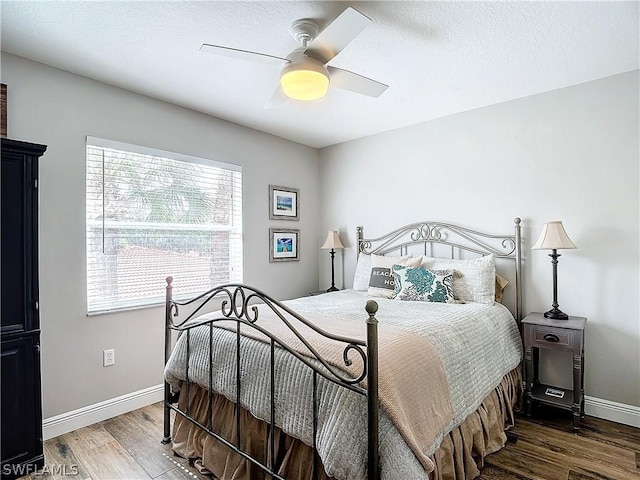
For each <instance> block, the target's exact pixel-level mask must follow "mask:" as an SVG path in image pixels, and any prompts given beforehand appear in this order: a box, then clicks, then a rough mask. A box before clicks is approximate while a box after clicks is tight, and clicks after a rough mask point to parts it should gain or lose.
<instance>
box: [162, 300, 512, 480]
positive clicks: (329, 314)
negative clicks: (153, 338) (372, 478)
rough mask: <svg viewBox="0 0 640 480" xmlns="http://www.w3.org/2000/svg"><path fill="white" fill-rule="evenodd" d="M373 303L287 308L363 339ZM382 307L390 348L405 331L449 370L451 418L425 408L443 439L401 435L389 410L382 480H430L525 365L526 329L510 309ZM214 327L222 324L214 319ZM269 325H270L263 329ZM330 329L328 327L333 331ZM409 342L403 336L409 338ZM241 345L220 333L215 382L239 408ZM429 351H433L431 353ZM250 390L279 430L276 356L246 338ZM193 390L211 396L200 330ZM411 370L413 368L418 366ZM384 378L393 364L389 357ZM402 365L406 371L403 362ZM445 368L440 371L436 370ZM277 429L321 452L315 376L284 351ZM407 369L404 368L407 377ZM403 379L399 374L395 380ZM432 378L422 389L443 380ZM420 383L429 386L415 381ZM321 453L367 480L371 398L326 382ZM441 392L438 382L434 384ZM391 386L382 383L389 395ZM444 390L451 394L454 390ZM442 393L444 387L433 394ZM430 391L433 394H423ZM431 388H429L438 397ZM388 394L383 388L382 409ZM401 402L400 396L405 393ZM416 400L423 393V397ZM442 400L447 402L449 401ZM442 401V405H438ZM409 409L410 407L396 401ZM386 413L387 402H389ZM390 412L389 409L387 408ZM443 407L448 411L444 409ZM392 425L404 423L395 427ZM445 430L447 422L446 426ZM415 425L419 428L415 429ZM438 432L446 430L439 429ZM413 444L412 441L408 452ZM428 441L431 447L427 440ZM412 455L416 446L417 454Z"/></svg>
mask: <svg viewBox="0 0 640 480" xmlns="http://www.w3.org/2000/svg"><path fill="white" fill-rule="evenodd" d="M366 300H368V297H366V296H365V294H363V293H362V292H355V291H351V290H346V291H341V292H335V293H332V294H327V295H319V296H313V297H305V298H301V299H297V300H291V301H288V302H286V303H287V305H288V306H289V307H290V308H292V309H293V310H294V311H296V312H298V313H300V314H302V315H303V316H307V317H309V318H310V319H313V318H315V317H317V318H320V317H326V318H338V319H339V321H340V322H344V323H345V327H344V328H341V330H342V331H341V332H340V333H342V334H344V333H345V331H350V330H353V331H358V329H361V331H362V335H352V336H360V337H362V338H364V336H365V331H366V330H365V327H366V326H365V321H366V319H367V314H366V312H365V311H364V305H365V303H366ZM375 300H376V301H377V302H378V304H379V310H378V313H377V315H376V318H377V319H378V321H379V325H380V343H381V345H382V344H384V343H385V336H384V335H385V331H387V332H390V333H387V335H390V336H391V335H394V336H397V335H398V332H402V331H405V332H407V333H411V336H417V337H418V338H419V340H420V341H423V342H428V343H429V344H430V345H432V346H433V349H434V351H435V352H437V355H438V356H439V361H436V362H432V363H434V367H433V369H434V370H435V369H436V368H440V369H443V370H444V376H445V377H446V384H448V392H442V395H444V396H446V398H447V400H448V401H447V408H443V407H442V406H439V407H438V408H435V409H434V408H433V407H432V408H431V410H428V408H429V406H428V405H425V407H426V409H427V410H428V411H429V412H430V413H429V415H433V416H437V417H438V418H437V419H435V420H434V421H433V422H432V423H433V424H434V428H433V431H430V432H428V435H419V436H418V437H419V439H420V440H421V441H422V444H418V445H416V439H415V436H414V437H412V436H411V432H409V434H407V431H405V429H404V428H403V425H401V424H400V425H399V427H400V428H398V420H397V415H396V412H394V409H393V408H387V409H385V408H381V410H380V468H381V473H382V478H385V479H395V478H425V477H426V473H425V472H429V471H430V470H431V469H432V468H433V465H432V464H431V462H430V460H429V459H428V457H429V456H430V455H431V454H432V453H433V452H434V451H435V450H436V449H437V448H438V446H439V444H440V442H441V440H442V438H443V437H444V435H446V434H447V433H449V432H450V431H451V430H452V429H453V428H455V427H456V426H458V425H459V424H460V423H461V422H462V421H463V420H464V419H465V418H466V417H467V416H468V415H469V414H470V413H471V412H473V411H474V410H476V408H477V407H478V406H479V404H480V403H481V401H482V400H483V399H484V398H485V397H486V396H487V395H488V394H489V393H490V392H491V391H492V390H493V389H494V388H495V387H496V386H497V385H498V384H499V383H500V380H501V379H502V377H503V376H504V375H505V374H506V373H508V372H509V371H511V370H512V369H513V368H515V367H516V366H517V365H518V363H519V362H520V360H521V355H522V346H521V343H520V336H519V333H518V329H517V326H516V324H515V322H514V320H513V318H512V316H511V314H510V313H509V311H508V310H507V309H506V308H505V307H504V306H502V305H500V304H495V305H493V306H488V305H482V304H475V303H469V304H437V303H426V302H403V301H397V300H387V299H382V298H375ZM208 317H209V318H211V317H214V318H215V316H214V315H212V314H209V315H208ZM259 322H260V320H259ZM323 328H324V327H323ZM400 336H401V337H403V338H404V336H403V335H400ZM186 339H187V336H186V335H182V337H181V338H180V340H179V341H178V343H177V345H176V348H175V349H174V352H173V354H172V357H171V359H170V361H169V363H168V364H167V367H166V369H165V377H166V378H167V380H168V381H169V383H171V384H172V385H174V386H175V387H176V388H178V387H179V385H180V382H181V381H182V380H185V379H186V374H185V371H186V368H185V359H186ZM235 342H236V336H235V333H234V332H231V331H229V330H226V329H222V328H214V329H213V359H214V361H213V364H214V368H213V370H212V372H211V380H212V385H213V388H214V390H216V391H218V392H219V393H221V394H223V395H225V396H226V397H227V398H229V399H231V400H234V401H235V395H236V391H235V379H236V372H235V370H236V369H235V362H236V351H235ZM423 344H424V343H423ZM241 348H242V351H243V355H242V361H241V373H242V389H241V394H240V403H241V404H242V405H243V406H244V407H245V408H247V409H248V410H250V411H251V412H252V413H253V415H255V416H256V417H257V418H260V419H262V420H265V421H269V420H270V383H269V378H270V349H269V346H268V345H267V344H265V343H263V342H261V341H258V340H256V339H254V338H242V339H241ZM189 349H190V361H189V380H190V381H193V382H196V383H198V384H200V385H202V386H204V387H207V385H208V383H209V367H208V365H209V328H208V327H199V328H197V329H194V330H192V332H191V334H190V335H189ZM406 358H407V359H406V360H404V361H405V362H410V361H412V360H411V358H412V357H411V356H409V357H406ZM380 362H381V372H380V375H381V378H382V375H383V374H384V368H383V367H384V365H383V362H384V356H383V349H381V358H380ZM396 363H397V362H396ZM435 364H437V365H435ZM275 366H276V369H275V372H276V391H275V403H276V423H277V424H278V425H279V426H280V427H281V428H282V429H283V431H285V432H286V433H288V434H290V435H292V436H294V437H297V438H299V439H301V440H302V441H304V442H305V443H307V444H309V445H311V444H312V435H313V414H312V400H311V392H312V381H313V379H312V374H311V370H310V369H309V368H308V367H306V366H305V365H303V364H302V363H301V362H299V361H298V360H297V359H295V357H293V356H292V355H291V354H289V353H287V352H285V351H283V350H279V349H276V352H275ZM399 368H401V365H399V366H398V365H396V366H395V369H396V370H395V371H399V370H398V369H399ZM393 371H394V370H393V369H392V370H391V374H393ZM437 375H438V374H437V372H435V373H434V372H431V371H426V370H425V374H424V377H423V378H422V382H425V383H427V380H426V379H427V378H436V377H437ZM413 376H414V378H413V381H414V382H416V383H418V382H420V380H421V379H419V378H415V374H414V375H413ZM318 378H319V381H318V400H319V417H318V435H317V439H316V442H317V448H318V452H319V454H320V457H321V458H322V462H323V465H324V467H325V470H326V472H327V473H328V474H329V475H330V476H333V477H335V478H337V479H345V480H347V479H349V480H350V479H365V478H366V438H367V435H366V399H365V398H364V397H362V396H361V395H359V394H357V393H355V392H353V391H351V390H348V389H345V388H343V387H340V386H337V385H335V384H334V383H332V382H329V381H327V380H325V379H324V378H322V377H318ZM429 383H430V384H431V382H429ZM383 384H384V382H382V381H381V387H382V385H383ZM446 384H445V385H444V387H443V386H442V385H440V386H439V387H438V389H439V390H446V388H447V385H446ZM432 385H433V386H436V385H437V384H435V383H434V384H432ZM421 386H422V387H424V385H421ZM428 386H429V385H427V387H428ZM390 393H391V395H388V394H389V392H387V394H385V393H384V392H383V391H382V388H381V401H382V399H383V395H388V397H387V398H389V397H390V398H394V395H393V394H394V392H390ZM395 393H396V394H397V392H395ZM414 394H415V390H414ZM442 395H441V396H442ZM437 398H440V397H437ZM395 401H398V402H400V401H401V399H399V398H397V397H396V400H395ZM382 403H383V404H384V402H382ZM387 404H388V403H387ZM441 405H443V404H441ZM392 418H393V419H394V420H395V422H394V421H392ZM436 420H437V421H436ZM409 423H411V422H409ZM435 425H437V428H435ZM406 439H408V440H409V441H408V442H407V440H406ZM425 439H428V440H425ZM409 445H410V446H409Z"/></svg>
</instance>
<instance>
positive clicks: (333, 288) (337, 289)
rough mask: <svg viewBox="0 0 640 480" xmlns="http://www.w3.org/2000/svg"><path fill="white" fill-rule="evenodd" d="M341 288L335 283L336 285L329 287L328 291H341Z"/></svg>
mask: <svg viewBox="0 0 640 480" xmlns="http://www.w3.org/2000/svg"><path fill="white" fill-rule="evenodd" d="M339 290H340V289H339V288H336V287H335V285H334V286H332V287H329V288H327V292H337V291H339Z"/></svg>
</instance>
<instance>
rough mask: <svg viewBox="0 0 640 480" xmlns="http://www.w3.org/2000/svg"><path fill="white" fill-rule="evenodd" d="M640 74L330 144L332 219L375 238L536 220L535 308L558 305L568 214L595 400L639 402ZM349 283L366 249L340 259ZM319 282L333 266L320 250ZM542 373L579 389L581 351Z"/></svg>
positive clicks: (566, 286)
mask: <svg viewBox="0 0 640 480" xmlns="http://www.w3.org/2000/svg"><path fill="white" fill-rule="evenodd" d="M638 119H639V111H638V71H635V72H631V73H626V74H622V75H617V76H613V77H609V78H605V79H602V80H598V81H594V82H589V83H585V84H581V85H577V86H574V87H570V88H565V89H561V90H556V91H552V92H549V93H545V94H541V95H536V96H532V97H527V98H522V99H518V100H514V101H510V102H506V103H502V104H499V105H494V106H490V107H486V108H482V109H478V110H474V111H470V112H465V113H461V114H458V115H453V116H450V117H446V118H442V119H438V120H433V121H430V122H426V123H422V124H418V125H414V126H410V127H405V128H402V129H398V130H395V131H391V132H387V133H384V134H380V135H375V136H371V137H367V138H364V139H361V140H357V141H352V142H347V143H344V144H340V145H336V146H333V147H329V148H325V149H323V150H321V159H322V163H321V182H322V187H321V193H322V199H323V201H322V202H323V206H322V223H321V225H322V226H323V228H322V229H321V231H324V230H326V229H327V228H333V229H338V228H339V229H341V230H342V238H343V240H346V241H348V242H349V243H350V244H351V245H352V246H353V244H354V241H355V227H356V226H357V225H363V226H364V227H365V233H366V234H368V235H370V236H376V235H378V234H382V233H384V232H386V231H389V230H390V229H393V228H396V227H398V226H401V225H403V224H406V223H411V222H414V221H420V220H440V221H449V222H451V223H456V224H460V225H465V226H470V227H474V228H476V229H479V230H480V229H481V230H486V231H490V232H496V233H510V232H511V231H512V220H513V218H514V217H516V216H520V217H522V219H523V223H524V256H525V258H524V265H525V271H524V277H525V278H524V282H525V283H524V298H525V313H526V312H529V311H545V310H548V309H549V308H550V306H551V301H552V271H551V263H550V259H549V257H548V255H547V253H548V252H545V251H537V250H534V251H532V250H531V249H530V248H531V246H532V245H533V243H534V242H535V240H536V238H537V236H538V235H539V233H540V230H541V227H542V224H543V223H545V222H547V221H550V220H562V221H563V223H564V226H565V228H566V230H567V232H568V234H569V236H570V238H571V239H572V240H573V241H574V243H575V244H576V245H577V246H578V249H577V250H566V251H561V252H560V253H562V257H561V258H560V260H559V262H560V263H559V267H558V269H559V270H558V272H559V273H558V290H559V303H560V308H561V309H562V310H563V311H565V312H567V313H569V314H571V315H578V316H585V317H588V323H587V330H586V380H585V381H586V386H585V393H586V395H589V396H593V397H597V398H601V399H605V400H610V401H614V402H620V403H624V404H628V405H635V406H640V314H639V310H638V306H639V305H638V304H639V301H638V297H639V293H638V292H639V283H638V272H639V246H640V238H639V223H640V218H639V214H640V211H639V207H638V203H639V193H640V192H639V188H638V184H639V182H638V174H639V171H638V163H639V151H638V145H639V141H640V138H639V135H640V134H639V131H640V129H639V124H638V122H639V120H638ZM338 260H339V262H338V265H339V266H340V267H341V268H340V269H339V270H338V272H337V275H338V276H339V277H340V281H339V282H338V283H339V285H338V286H342V285H346V286H347V287H348V286H350V285H351V282H352V279H353V272H354V268H355V249H354V248H353V247H351V248H348V249H346V250H345V251H343V252H342V254H341V256H340V257H339V258H338ZM320 268H321V283H323V282H324V283H326V282H327V278H328V277H329V275H330V273H328V268H329V262H328V260H327V259H325V258H324V257H321V258H320ZM554 357H557V356H549V355H546V356H545V357H544V358H543V359H542V362H543V379H546V380H549V381H551V382H554V383H557V384H559V385H560V386H568V385H570V378H571V377H570V373H571V359H570V357H569V358H566V357H564V356H560V358H554Z"/></svg>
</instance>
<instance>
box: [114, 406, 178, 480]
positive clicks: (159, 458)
mask: <svg viewBox="0 0 640 480" xmlns="http://www.w3.org/2000/svg"><path fill="white" fill-rule="evenodd" d="M104 428H105V429H106V430H107V431H108V432H109V433H110V434H111V435H112V436H113V438H114V439H116V440H117V441H118V443H119V444H120V445H122V447H124V449H125V450H126V451H127V453H128V454H129V455H131V457H133V458H135V460H136V461H137V462H138V463H139V464H140V466H141V467H142V468H144V470H145V471H146V472H147V473H148V474H149V476H150V477H151V478H155V477H157V476H159V475H162V474H163V473H165V472H167V471H169V470H171V469H173V468H175V467H176V463H175V462H174V461H172V457H173V451H172V450H171V445H163V444H162V443H161V442H160V440H162V425H157V423H155V422H154V419H153V417H151V416H150V415H149V414H148V413H147V412H146V411H145V410H144V409H139V410H135V411H133V412H129V413H127V414H125V415H121V416H119V417H116V418H113V419H111V420H108V421H106V422H104ZM177 458H179V457H177ZM181 460H182V459H181ZM184 462H186V460H182V462H179V463H184Z"/></svg>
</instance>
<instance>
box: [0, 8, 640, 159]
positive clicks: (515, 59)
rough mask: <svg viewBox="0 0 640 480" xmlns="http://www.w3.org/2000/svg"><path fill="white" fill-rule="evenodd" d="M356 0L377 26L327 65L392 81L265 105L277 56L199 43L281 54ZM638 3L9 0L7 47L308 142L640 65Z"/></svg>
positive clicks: (322, 142) (330, 140) (327, 141)
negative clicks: (267, 58)
mask: <svg viewBox="0 0 640 480" xmlns="http://www.w3.org/2000/svg"><path fill="white" fill-rule="evenodd" d="M348 5H351V6H353V7H354V8H356V9H357V10H359V11H361V12H362V13H364V14H365V15H367V16H368V17H370V18H372V19H373V23H372V24H371V25H370V26H368V27H367V28H366V29H365V30H364V31H363V32H362V33H361V34H360V35H359V36H358V37H357V38H356V39H355V40H354V41H353V42H352V43H351V44H349V46H348V47H347V48H346V49H345V50H344V51H343V52H342V53H340V54H339V55H338V56H337V57H336V58H335V59H334V60H333V61H332V62H330V64H331V65H333V66H336V67H340V68H344V69H347V70H352V71H354V72H356V73H359V74H361V75H364V76H367V77H370V78H373V79H375V80H378V81H380V82H383V83H386V84H388V85H389V86H390V87H389V89H388V90H387V91H386V92H385V93H384V94H383V95H382V96H381V97H380V98H377V99H375V98H369V97H365V96H361V95H358V94H355V93H351V92H346V91H342V90H337V89H332V90H330V91H329V93H328V94H327V96H326V97H325V98H324V99H322V100H320V101H317V102H313V103H300V102H294V101H288V102H287V103H286V104H285V105H284V106H283V107H281V108H279V109H264V108H263V106H264V104H265V103H266V102H267V100H268V99H269V98H270V96H271V95H272V93H273V91H274V89H275V88H276V86H277V82H278V78H279V71H278V69H277V68H274V67H272V66H269V65H263V64H260V63H250V62H244V61H239V60H235V59H231V58H225V57H217V56H212V55H207V54H204V53H200V52H199V51H198V48H199V47H200V44H202V43H205V42H206V43H211V44H218V45H226V46H230V47H234V48H239V49H245V50H252V51H258V52H262V53H267V54H271V55H276V56H286V55H287V54H288V53H289V52H290V51H291V50H292V49H293V48H295V47H296V46H298V45H297V42H296V41H295V40H294V39H293V38H292V37H291V35H290V33H289V25H290V24H291V22H292V21H293V20H296V19H299V18H312V19H315V20H316V21H317V22H318V24H319V25H320V28H321V29H322V28H323V27H324V26H326V25H327V24H328V23H329V22H330V21H331V20H332V19H334V18H335V17H336V16H338V15H339V14H340V13H341V12H342V11H343V10H344V9H345V8H346V7H347V6H348ZM638 6H639V3H638V2H637V1H632V2H506V3H505V2H428V1H416V2H409V1H397V2H386V1H377V2H338V1H329V2H318V1H296V2H284V1H277V2H276V1H272V2H220V1H214V2H205V1H191V2H187V1H180V2H178V1H173V2H172V1H163V2H153V1H144V2H129V1H107V2H94V1H74V2H70V1H51V2H28V1H6V0H3V1H2V3H1V14H2V25H1V26H2V44H1V46H2V50H3V51H5V52H9V53H13V54H16V55H20V56H22V57H26V58H29V59H32V60H35V61H38V62H42V63H45V64H48V65H51V66H54V67H58V68H61V69H64V70H68V71H70V72H74V73H77V74H80V75H84V76H87V77H90V78H94V79H96V80H100V81H103V82H106V83H110V84H113V85H116V86H119V87H123V88H126V89H129V90H133V91H135V92H139V93H142V94H145V95H149V96H151V97H156V98H159V99H162V100H166V101H168V102H172V103H175V104H179V105H183V106H185V107H188V108H191V109H194V110H198V111H201V112H204V113H207V114H210V115H214V116H216V117H219V118H223V119H226V120H230V121H232V122H236V123H239V124H242V125H247V126H249V127H252V128H255V129H258V130H262V131H265V132H269V133H272V134H274V135H278V136H280V137H284V138H287V139H290V140H293V141H296V142H300V143H303V144H307V145H310V146H313V147H324V146H328V145H333V144H336V143H340V142H344V141H347V140H352V139H355V138H359V137H363V136H367V135H372V134H375V133H379V132H383V131H387V130H391V129H395V128H399V127H403V126H406V125H410V124H414V123H418V122H422V121H425V120H430V119H434V118H438V117H442V116H445V115H450V114H453V113H457V112H461V111H465V110H471V109H474V108H479V107H483V106H486V105H491V104H495V103H499V102H504V101H507V100H511V99H514V98H519V97H523V96H527V95H533V94H536V93H540V92H545V91H549V90H553V89H557V88H561V87H566V86H570V85H575V84H578V83H582V82H586V81H590V80H594V79H598V78H602V77H606V76H609V75H614V74H618V73H622V72H627V71H631V70H635V69H637V68H639V58H640V51H639V35H638V30H639V8H638Z"/></svg>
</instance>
